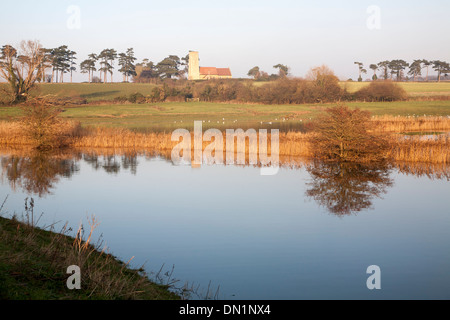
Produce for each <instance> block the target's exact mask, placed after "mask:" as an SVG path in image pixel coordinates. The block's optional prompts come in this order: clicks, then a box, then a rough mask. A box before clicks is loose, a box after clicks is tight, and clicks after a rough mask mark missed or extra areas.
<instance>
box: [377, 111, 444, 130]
mask: <svg viewBox="0 0 450 320" xmlns="http://www.w3.org/2000/svg"><path fill="white" fill-rule="evenodd" d="M372 122H373V123H374V125H375V128H376V131H377V132H385V133H386V132H396V133H402V132H412V131H420V132H427V131H428V132H430V131H450V117H449V116H440V117H434V116H416V115H413V116H408V117H400V116H388V115H384V116H378V117H373V118H372Z"/></svg>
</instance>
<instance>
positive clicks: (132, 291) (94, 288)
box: [0, 211, 179, 300]
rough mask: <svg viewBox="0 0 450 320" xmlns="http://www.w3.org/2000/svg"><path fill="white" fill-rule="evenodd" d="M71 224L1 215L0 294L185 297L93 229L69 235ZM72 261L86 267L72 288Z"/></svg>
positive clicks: (28, 296) (1, 296)
mask: <svg viewBox="0 0 450 320" xmlns="http://www.w3.org/2000/svg"><path fill="white" fill-rule="evenodd" d="M28 213H29V211H28ZM28 218H29V216H28ZM35 218H36V217H35ZM31 221H33V220H31ZM91 222H93V223H96V222H95V220H92V221H91ZM92 227H95V225H91V231H92ZM68 230H69V229H68V228H67V226H66V227H65V228H63V229H62V230H61V232H57V233H56V232H52V231H49V230H43V229H39V228H37V227H35V226H33V223H30V222H29V221H28V223H24V222H20V221H18V220H16V219H15V218H14V217H13V218H12V219H6V218H3V217H0V238H1V241H0V299H3V300H4V299H12V300H23V299H26V300H28V299H32V300H36V299H38V300H58V299H69V300H72V299H76V300H80V299H81V300H84V299H93V300H97V299H101V300H116V299H120V300H122V299H148V300H174V299H179V296H177V295H175V294H174V293H172V292H170V291H169V290H168V286H162V285H157V284H155V283H154V282H152V281H150V280H149V279H148V277H147V276H146V275H145V274H144V273H143V271H142V270H132V269H130V268H129V267H128V265H127V264H126V263H123V262H121V261H119V260H117V259H116V258H115V257H114V256H112V255H111V254H109V253H107V252H105V250H104V249H100V248H99V247H98V246H97V245H93V244H92V243H90V238H91V235H89V236H88V237H87V238H86V239H85V240H83V239H81V236H80V234H81V233H77V236H75V237H70V236H68V235H67V233H68ZM71 265H77V266H79V267H80V269H81V289H80V290H69V289H68V288H67V285H66V282H67V279H68V278H69V276H70V274H67V273H66V272H67V268H68V267H69V266H71Z"/></svg>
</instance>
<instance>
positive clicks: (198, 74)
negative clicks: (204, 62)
mask: <svg viewBox="0 0 450 320" xmlns="http://www.w3.org/2000/svg"><path fill="white" fill-rule="evenodd" d="M231 78H232V76H231V70H230V68H216V67H200V66H199V58H198V52H196V51H190V52H189V77H188V79H189V80H208V79H231Z"/></svg>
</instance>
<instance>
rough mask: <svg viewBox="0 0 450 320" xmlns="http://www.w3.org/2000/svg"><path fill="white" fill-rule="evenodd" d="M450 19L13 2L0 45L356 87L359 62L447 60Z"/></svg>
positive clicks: (284, 1)
mask: <svg viewBox="0 0 450 320" xmlns="http://www.w3.org/2000/svg"><path fill="white" fill-rule="evenodd" d="M72 5H75V6H78V7H79V8H80V12H81V15H80V18H81V25H80V29H69V28H68V27H67V21H68V19H69V18H70V14H69V13H67V8H68V7H69V6H72ZM371 5H376V6H378V7H379V8H380V9H381V20H380V26H381V29H380V30H370V29H369V28H368V27H367V20H368V18H369V16H370V14H368V13H367V8H368V7H369V6H371ZM449 13H450V1H448V0H429V1H417V0H410V1H400V0H398V1H393V0H390V1H376V0H369V1H366V0H359V1H356V0H348V1H344V0H342V1H336V0H334V1H331V0H318V1H314V2H313V1H303V0H296V1H294V0H277V1H274V0H271V1H266V0H239V1H238V0H227V1H212V0H209V1H205V0H192V1H187V0H183V1H181V0H171V1H143V0H128V1H112V0H108V1H106V0H100V1H98V0H97V1H93V0H91V1H85V0H82V1H76V0H70V1H67V0H63V1H62V0H59V1H49V0H41V1H31V0H25V1H21V2H13V1H10V2H6V3H2V12H0V30H2V31H1V34H0V45H3V44H6V43H8V44H12V45H18V44H19V43H20V41H21V40H25V39H33V40H40V42H41V43H42V44H43V46H45V47H57V46H59V45H62V44H67V45H68V46H69V48H70V49H71V50H74V51H76V52H77V53H78V55H77V57H78V62H81V61H82V60H84V59H85V58H86V57H87V55H88V54H89V53H91V52H95V53H99V52H100V51H101V50H102V49H104V48H115V49H116V50H118V51H119V52H123V51H125V50H126V49H127V48H129V47H133V48H134V50H135V54H136V56H137V58H138V59H139V60H142V59H143V58H149V59H150V60H152V61H154V62H158V61H160V60H162V59H163V58H164V57H166V56H168V55H169V54H175V55H179V56H184V55H186V54H187V53H188V51H189V50H198V51H199V52H200V60H201V61H200V65H202V66H215V67H230V68H231V70H232V72H233V75H234V76H235V77H244V76H246V74H247V71H248V70H249V69H250V68H252V67H253V66H256V65H258V66H260V67H261V69H263V70H265V71H267V72H269V73H273V72H275V70H273V68H272V66H273V65H275V64H278V63H282V64H286V65H288V66H289V67H290V68H291V72H292V74H293V75H295V76H304V75H305V74H306V73H307V71H308V70H309V69H310V68H311V67H314V66H318V65H321V64H326V65H328V66H329V67H331V68H332V69H333V70H335V72H336V74H337V75H338V76H339V77H341V78H344V79H347V78H349V77H352V78H354V79H355V78H356V77H357V67H356V66H355V65H354V64H353V62H354V61H362V62H364V64H365V65H366V66H368V65H369V64H370V63H377V62H380V61H382V60H386V59H387V60H391V59H405V60H407V61H412V60H413V59H422V58H425V59H440V60H446V61H450V41H449V35H448V34H449V32H450V19H449ZM85 78H86V75H77V76H75V78H74V79H75V80H77V81H83V80H86V79H85ZM120 79H121V77H119V76H118V75H116V76H115V80H120Z"/></svg>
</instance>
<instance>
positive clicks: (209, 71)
mask: <svg viewBox="0 0 450 320" xmlns="http://www.w3.org/2000/svg"><path fill="white" fill-rule="evenodd" d="M200 74H201V75H210V76H231V70H230V68H215V67H200Z"/></svg>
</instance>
